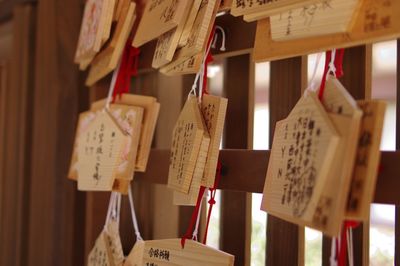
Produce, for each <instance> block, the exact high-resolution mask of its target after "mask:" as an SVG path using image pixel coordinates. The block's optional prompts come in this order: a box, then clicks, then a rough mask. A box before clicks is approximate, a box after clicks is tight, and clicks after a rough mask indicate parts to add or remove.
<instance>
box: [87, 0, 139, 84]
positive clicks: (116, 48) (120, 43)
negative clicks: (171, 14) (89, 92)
mask: <svg viewBox="0 0 400 266" xmlns="http://www.w3.org/2000/svg"><path fill="white" fill-rule="evenodd" d="M121 1H124V5H123V9H122V11H121V16H120V18H119V20H118V22H117V26H116V29H115V33H114V35H113V37H112V39H111V41H110V43H109V44H108V46H107V48H106V49H104V50H103V51H101V52H100V53H99V54H98V55H97V56H96V57H95V58H94V60H93V62H92V67H91V68H90V71H89V75H88V77H87V79H86V85H87V86H92V85H93V84H94V83H96V82H97V81H98V80H100V79H102V78H103V77H105V76H106V75H107V74H109V73H110V72H111V71H113V70H114V69H115V68H116V67H117V65H118V61H119V60H120V58H121V56H122V53H123V50H124V47H125V43H126V41H127V40H128V38H129V34H130V32H131V29H132V26H133V23H134V21H135V18H136V15H135V8H136V4H135V3H134V2H131V1H130V0H121Z"/></svg>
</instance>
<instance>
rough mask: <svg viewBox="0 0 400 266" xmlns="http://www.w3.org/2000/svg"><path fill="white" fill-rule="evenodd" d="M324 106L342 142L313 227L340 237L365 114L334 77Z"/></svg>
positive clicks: (329, 77) (326, 91)
mask: <svg viewBox="0 0 400 266" xmlns="http://www.w3.org/2000/svg"><path fill="white" fill-rule="evenodd" d="M322 103H323V105H324V107H325V109H326V110H327V112H328V114H329V116H330V118H331V120H332V122H333V123H334V125H335V127H336V129H337V130H338V132H339V134H340V136H341V141H340V144H339V148H338V152H337V156H336V158H335V159H334V161H333V168H332V170H331V172H330V176H329V179H328V180H327V181H326V183H325V186H324V190H323V193H322V195H321V198H320V201H319V205H318V207H317V211H316V213H315V215H314V219H313V223H314V224H315V225H316V229H319V230H322V231H324V232H326V233H327V234H329V235H331V236H335V235H338V234H339V232H340V230H341V226H342V222H343V221H344V219H345V213H346V203H347V195H348V193H349V190H350V184H351V180H352V175H353V168H354V163H355V158H356V150H357V140H358V136H359V131H360V123H361V116H362V111H361V109H360V108H358V106H357V103H356V101H355V100H354V99H353V97H352V96H351V95H350V94H349V93H348V92H347V90H346V89H345V88H344V87H343V85H342V84H341V83H340V82H339V81H338V80H337V79H336V78H334V77H332V76H328V78H327V81H326V85H325V90H324V94H323V98H322Z"/></svg>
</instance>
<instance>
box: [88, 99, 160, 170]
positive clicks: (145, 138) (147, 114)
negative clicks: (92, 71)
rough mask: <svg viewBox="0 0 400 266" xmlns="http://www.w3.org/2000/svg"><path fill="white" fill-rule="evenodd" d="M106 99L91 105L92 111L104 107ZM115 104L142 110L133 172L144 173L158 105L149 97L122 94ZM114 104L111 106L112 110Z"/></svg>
mask: <svg viewBox="0 0 400 266" xmlns="http://www.w3.org/2000/svg"><path fill="white" fill-rule="evenodd" d="M105 102H106V99H103V100H100V101H97V102H94V103H92V106H91V109H92V110H99V109H101V108H102V107H103V106H104V105H105ZM114 103H115V104H118V105H127V106H136V107H140V108H143V119H142V126H141V130H140V138H139V146H138V152H137V156H136V164H135V171H136V172H145V171H146V167H147V162H148V160H149V155H150V150H151V143H152V142H153V136H154V131H155V128H156V124H157V119H158V114H159V111H160V103H158V102H157V99H156V98H154V97H151V96H144V95H135V94H128V93H124V94H122V95H121V96H118V97H116V99H115V101H114ZM113 106H114V104H111V109H113Z"/></svg>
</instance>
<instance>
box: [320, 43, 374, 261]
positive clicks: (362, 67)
mask: <svg viewBox="0 0 400 266" xmlns="http://www.w3.org/2000/svg"><path fill="white" fill-rule="evenodd" d="M371 57H372V47H371V45H366V46H358V47H352V48H348V49H346V50H345V55H344V59H343V71H344V76H343V77H342V78H340V81H341V83H342V84H343V86H344V87H345V88H346V89H347V91H348V92H349V93H350V94H351V95H352V96H353V97H354V99H356V100H360V99H366V98H368V97H370V96H371V68H372V67H371V63H372V62H371ZM354 77H357V78H354ZM378 180H379V179H378ZM378 182H379V181H378ZM364 227H365V226H364V225H363V224H360V225H359V226H358V227H357V228H356V229H354V230H353V243H354V245H353V246H354V265H368V257H369V247H367V246H366V245H364V242H365V241H366V242H368V238H369V235H368V230H364V229H365V228H364ZM330 253H331V238H328V237H326V236H324V240H323V252H322V261H323V265H330V264H329V257H330ZM365 260H366V261H365Z"/></svg>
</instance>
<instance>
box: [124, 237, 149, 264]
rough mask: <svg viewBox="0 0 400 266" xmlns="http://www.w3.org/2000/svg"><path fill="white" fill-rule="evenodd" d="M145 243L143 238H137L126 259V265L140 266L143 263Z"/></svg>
mask: <svg viewBox="0 0 400 266" xmlns="http://www.w3.org/2000/svg"><path fill="white" fill-rule="evenodd" d="M144 247H145V243H144V241H143V240H137V241H136V243H135V245H134V246H133V248H132V250H131V252H130V253H129V255H128V257H127V258H126V259H125V262H124V266H140V265H143V264H142V261H143V252H144Z"/></svg>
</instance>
